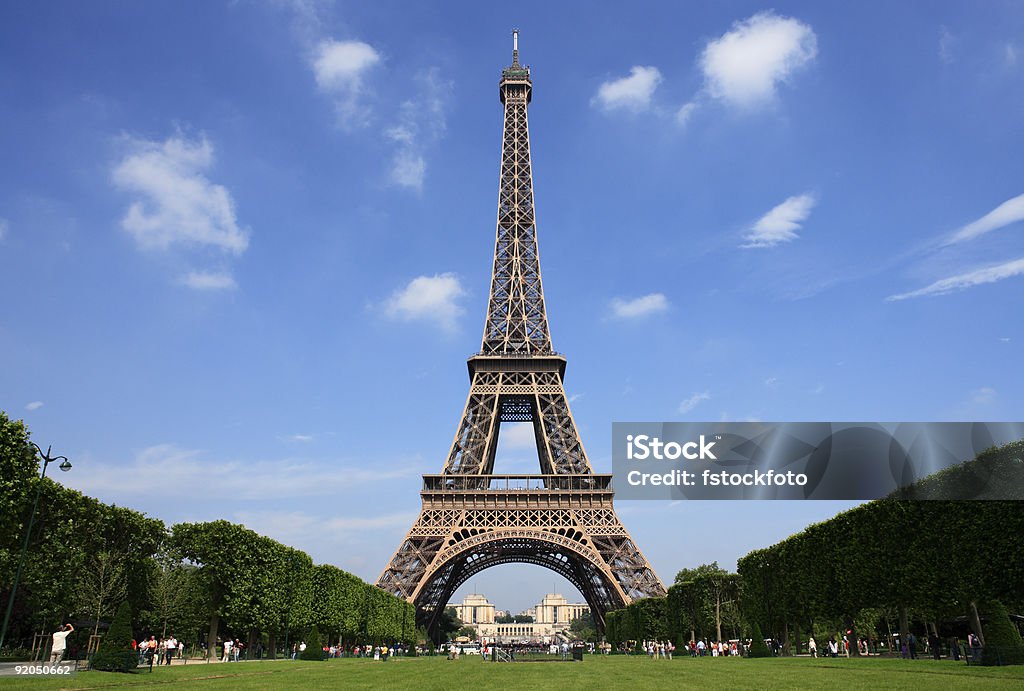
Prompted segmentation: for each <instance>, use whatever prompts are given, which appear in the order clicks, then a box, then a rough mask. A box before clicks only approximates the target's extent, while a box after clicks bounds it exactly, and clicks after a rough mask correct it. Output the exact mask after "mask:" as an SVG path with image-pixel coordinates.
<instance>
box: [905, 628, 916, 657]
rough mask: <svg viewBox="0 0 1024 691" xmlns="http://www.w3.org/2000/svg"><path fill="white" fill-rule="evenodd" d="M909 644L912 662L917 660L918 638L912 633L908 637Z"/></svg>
mask: <svg viewBox="0 0 1024 691" xmlns="http://www.w3.org/2000/svg"><path fill="white" fill-rule="evenodd" d="M907 644H908V647H909V648H910V659H911V660H916V659H917V636H915V635H914V634H913V633H911V634H910V635H909V636H908V637H907Z"/></svg>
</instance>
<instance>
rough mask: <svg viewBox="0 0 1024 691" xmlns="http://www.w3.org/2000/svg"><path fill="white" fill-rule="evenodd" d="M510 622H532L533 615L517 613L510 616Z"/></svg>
mask: <svg viewBox="0 0 1024 691" xmlns="http://www.w3.org/2000/svg"><path fill="white" fill-rule="evenodd" d="M512 623H513V624H532V623H533V617H531V616H530V615H529V614H517V615H515V616H514V617H512Z"/></svg>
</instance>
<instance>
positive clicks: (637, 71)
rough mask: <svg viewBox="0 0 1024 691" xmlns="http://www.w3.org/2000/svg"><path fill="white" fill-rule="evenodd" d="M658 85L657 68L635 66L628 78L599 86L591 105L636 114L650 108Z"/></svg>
mask: <svg viewBox="0 0 1024 691" xmlns="http://www.w3.org/2000/svg"><path fill="white" fill-rule="evenodd" d="M660 83H661V72H660V71H658V68H657V67H642V66H640V65H636V66H634V67H633V68H632V69H631V70H630V72H629V76H628V77H622V78H621V79H613V80H612V81H609V82H604V83H603V84H601V86H599V87H598V89H597V95H596V96H594V98H593V99H592V100H591V103H596V104H598V105H600V106H601V107H602V108H604V109H605V110H615V109H618V108H622V109H625V110H632V111H636V112H639V111H644V110H647V109H648V108H649V107H650V106H651V95H652V94H654V90H655V89H657V88H658V84H660Z"/></svg>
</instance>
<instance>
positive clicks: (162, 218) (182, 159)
mask: <svg viewBox="0 0 1024 691" xmlns="http://www.w3.org/2000/svg"><path fill="white" fill-rule="evenodd" d="M125 142H126V145H127V149H128V152H127V153H126V154H125V156H124V157H123V158H122V159H121V160H120V161H118V163H117V164H116V165H115V166H114V170H113V182H114V185H115V186H116V187H117V188H118V189H121V190H124V191H126V192H128V193H131V194H132V195H134V196H135V197H136V199H135V201H133V202H132V204H131V206H129V207H128V211H127V213H126V214H125V216H124V218H123V219H121V227H122V228H124V229H125V230H126V231H127V232H128V233H129V234H130V235H131V236H132V237H133V238H134V239H135V241H136V243H137V244H138V245H139V246H140V247H142V248H143V249H147V250H166V249H168V248H171V247H173V246H186V247H201V248H213V249H217V250H222V251H225V252H229V253H232V254H236V255H237V254H241V253H242V252H244V251H245V249H246V247H248V246H249V231H248V230H247V229H245V228H243V227H241V226H239V224H238V220H237V218H236V217H235V203H234V200H233V199H232V197H231V193H230V192H228V190H227V189H226V188H225V187H224V186H223V185H218V184H215V183H213V182H211V181H210V180H209V179H208V178H207V177H206V175H205V171H206V170H207V169H208V168H210V166H212V165H213V160H214V157H213V146H212V145H211V144H210V142H209V141H208V140H207V139H206V138H205V137H202V138H200V139H198V140H191V141H190V140H189V139H186V138H185V137H184V136H182V135H177V136H173V137H170V138H168V139H166V140H164V141H162V142H161V141H150V140H146V139H136V138H126V139H125Z"/></svg>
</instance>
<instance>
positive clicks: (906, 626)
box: [900, 605, 910, 651]
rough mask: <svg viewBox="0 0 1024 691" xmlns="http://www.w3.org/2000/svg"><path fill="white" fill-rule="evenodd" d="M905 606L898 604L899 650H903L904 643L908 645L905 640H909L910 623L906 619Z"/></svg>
mask: <svg viewBox="0 0 1024 691" xmlns="http://www.w3.org/2000/svg"><path fill="white" fill-rule="evenodd" d="M907 619H908V617H907V608H906V607H904V606H903V605H900V650H901V651H902V650H903V646H904V645H908V643H907V641H909V640H910V623H909V622H908V621H907Z"/></svg>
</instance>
